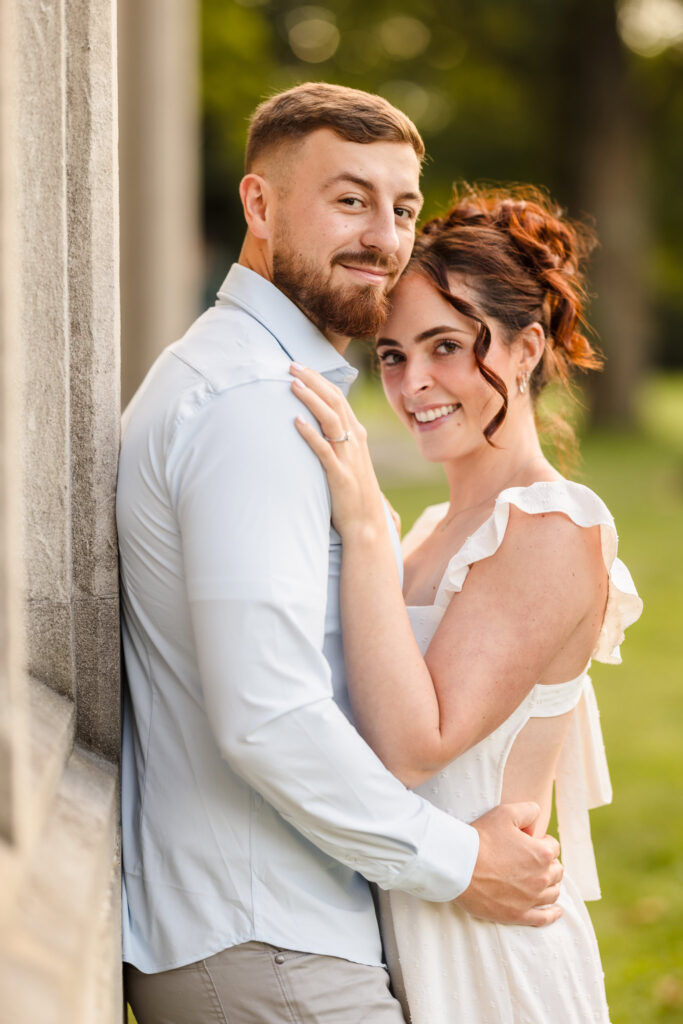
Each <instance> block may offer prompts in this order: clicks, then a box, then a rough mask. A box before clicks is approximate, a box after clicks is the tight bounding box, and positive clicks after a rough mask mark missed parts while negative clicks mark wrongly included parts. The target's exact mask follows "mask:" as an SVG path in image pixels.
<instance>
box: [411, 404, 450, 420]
mask: <svg viewBox="0 0 683 1024" xmlns="http://www.w3.org/2000/svg"><path fill="white" fill-rule="evenodd" d="M456 409H457V405H442V406H441V407H440V408H438V409H424V410H422V412H414V413H413V416H414V417H415V419H416V420H417V422H418V423H431V422H432V420H438V419H440V418H441V417H442V416H448V414H449V413H451V412H455V410H456Z"/></svg>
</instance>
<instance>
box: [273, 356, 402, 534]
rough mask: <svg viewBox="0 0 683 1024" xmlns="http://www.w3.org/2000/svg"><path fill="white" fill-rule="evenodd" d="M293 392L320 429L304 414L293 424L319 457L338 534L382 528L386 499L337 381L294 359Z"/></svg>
mask: <svg viewBox="0 0 683 1024" xmlns="http://www.w3.org/2000/svg"><path fill="white" fill-rule="evenodd" d="M290 373H291V374H292V376H293V377H294V381H293V382H292V390H293V392H294V394H295V395H296V396H297V398H300V399H301V401H302V402H303V403H304V405H305V406H306V408H307V409H308V410H309V412H310V413H311V414H312V415H313V416H315V418H316V420H317V421H318V423H319V424H320V428H321V430H322V432H323V436H322V437H321V436H320V434H319V433H318V431H317V430H316V429H315V428H314V427H313V426H312V424H310V423H309V422H307V420H306V419H305V418H304V417H301V416H297V418H296V420H295V423H296V428H297V430H298V431H299V433H300V434H301V436H302V437H303V438H304V440H305V441H306V442H307V444H308V445H309V446H310V447H311V448H312V449H313V451H314V452H315V454H316V455H317V456H318V458H319V459H320V461H321V463H322V465H323V468H324V470H325V472H326V473H327V480H328V483H329V487H330V495H331V498H332V522H333V523H334V526H335V529H336V530H337V531H338V532H339V533H340V534H341V536H342V537H348V536H349V534H350V533H351V532H352V531H354V530H357V529H359V530H361V531H363V532H367V531H372V530H376V529H379V530H385V529H386V517H385V512H384V499H383V497H382V492H381V491H380V487H379V484H378V482H377V477H376V476H375V471H374V469H373V467H372V462H371V460H370V452H369V451H368V445H367V432H366V430H365V428H364V427H363V426H362V424H361V423H359V422H358V420H357V419H356V416H355V414H354V412H353V409H352V408H351V406H350V405H349V403H348V402H347V401H346V398H345V397H344V395H343V394H342V392H341V391H340V390H339V388H338V387H336V385H334V384H331V383H330V382H329V381H328V380H325V378H324V377H322V376H321V375H320V374H319V373H316V371H315V370H309V369H306V368H305V367H303V366H300V365H299V364H298V363H292V365H291V366H290Z"/></svg>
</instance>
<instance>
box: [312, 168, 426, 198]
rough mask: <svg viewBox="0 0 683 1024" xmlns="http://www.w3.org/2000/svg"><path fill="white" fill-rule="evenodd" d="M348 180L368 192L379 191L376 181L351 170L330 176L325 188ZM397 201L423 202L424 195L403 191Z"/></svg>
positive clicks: (324, 185)
mask: <svg viewBox="0 0 683 1024" xmlns="http://www.w3.org/2000/svg"><path fill="white" fill-rule="evenodd" d="M344 181H348V182H350V183H351V184H352V185H358V187H359V188H364V189H365V191H366V192H377V186H376V185H375V184H374V182H372V181H369V180H368V179H367V178H361V177H360V176H359V175H358V174H352V173H351V172H350V171H340V173H339V174H335V175H334V176H333V177H332V178H328V179H327V181H326V182H325V183H324V184H323V188H326V189H327V188H331V187H332V185H339V184H341V182H344ZM396 200H397V202H398V201H399V200H400V201H403V202H406V201H410V200H412V201H413V202H415V203H420V204H422V203H423V202H424V196H423V195H422V193H421V192H401V194H400V195H399V196H397V197H396Z"/></svg>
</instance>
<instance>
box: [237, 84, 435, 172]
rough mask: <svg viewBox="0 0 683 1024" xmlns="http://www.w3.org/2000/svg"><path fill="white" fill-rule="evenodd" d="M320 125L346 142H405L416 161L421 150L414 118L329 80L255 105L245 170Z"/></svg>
mask: <svg viewBox="0 0 683 1024" xmlns="http://www.w3.org/2000/svg"><path fill="white" fill-rule="evenodd" d="M318 128H330V129H331V130H332V131H333V132H336V133H337V135H340V136H341V138H343V139H347V140H348V141H349V142H362V143H369V142H406V143H408V144H409V145H410V146H412V147H413V149H414V150H415V153H416V154H417V157H418V160H420V161H422V159H423V157H424V154H425V147H424V143H423V141H422V139H421V137H420V133H419V132H418V130H417V128H416V127H415V125H414V124H413V122H412V121H411V120H410V118H409V117H406V115H405V114H404V113H403V112H402V111H400V110H397V109H396V107H394V106H392V105H391V103H389V102H388V100H385V99H384V98H383V97H382V96H375V95H373V94H372V93H369V92H362V91H361V90H360V89H349V88H347V87H346V86H343V85H331V84H330V83H329V82H305V83H304V84H303V85H297V86H295V87H294V88H293V89H288V90H287V91H286V92H281V93H278V94H277V95H276V96H271V97H270V99H267V100H265V101H264V102H263V103H261V104H260V105H259V106H258V107H257V108H256V110H255V111H254V113H253V115H252V117H251V121H250V123H249V133H248V136H247V147H246V152H245V158H244V164H245V170H246V171H247V173H249V172H250V171H253V170H254V165H255V163H256V161H257V160H258V158H259V157H260V156H262V155H263V153H264V152H266V150H269V149H274V148H275V147H277V146H279V145H281V144H282V143H283V142H290V141H292V140H297V139H302V138H304V136H306V135H309V134H310V133H311V132H313V131H315V130H316V129H318Z"/></svg>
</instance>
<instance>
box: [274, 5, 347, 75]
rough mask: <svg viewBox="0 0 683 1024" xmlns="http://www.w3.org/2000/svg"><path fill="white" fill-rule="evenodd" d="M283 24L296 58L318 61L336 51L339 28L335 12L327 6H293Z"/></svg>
mask: <svg viewBox="0 0 683 1024" xmlns="http://www.w3.org/2000/svg"><path fill="white" fill-rule="evenodd" d="M286 24H287V29H288V32H287V38H288V40H289V45H290V47H291V49H292V53H293V54H294V56H295V57H298V58H299V60H303V61H306V63H308V64H320V63H322V62H323V61H325V60H329V59H330V57H332V56H333V55H334V54H335V53H336V51H337V47H338V46H339V40H340V34H339V29H338V28H337V25H336V19H335V16H334V14H333V13H332V11H329V10H328V9H327V8H326V7H313V6H305V7H296V8H295V9H294V10H293V11H290V13H289V14H288V16H287V19H286Z"/></svg>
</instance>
